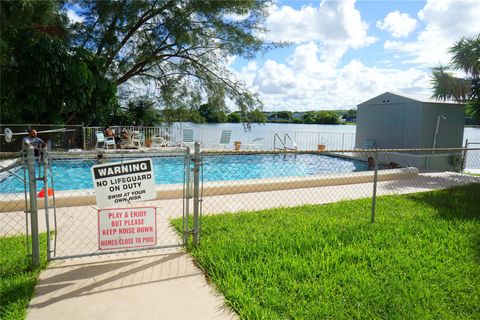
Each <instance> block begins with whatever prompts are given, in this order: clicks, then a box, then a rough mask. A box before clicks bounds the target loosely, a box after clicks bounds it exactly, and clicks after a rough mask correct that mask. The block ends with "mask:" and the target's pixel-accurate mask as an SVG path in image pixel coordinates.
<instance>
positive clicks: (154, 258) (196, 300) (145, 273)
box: [0, 172, 480, 320]
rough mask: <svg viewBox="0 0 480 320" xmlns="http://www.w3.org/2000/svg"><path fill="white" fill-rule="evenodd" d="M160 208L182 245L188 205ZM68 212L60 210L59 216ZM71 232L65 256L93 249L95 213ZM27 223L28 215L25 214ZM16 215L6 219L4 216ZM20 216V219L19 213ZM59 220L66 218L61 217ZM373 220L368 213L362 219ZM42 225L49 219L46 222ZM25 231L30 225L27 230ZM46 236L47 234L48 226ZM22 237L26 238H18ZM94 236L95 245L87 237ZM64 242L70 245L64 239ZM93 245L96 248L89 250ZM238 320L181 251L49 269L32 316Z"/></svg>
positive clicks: (283, 203) (394, 185) (367, 188)
mask: <svg viewBox="0 0 480 320" xmlns="http://www.w3.org/2000/svg"><path fill="white" fill-rule="evenodd" d="M468 183H480V177H476V176H471V175H463V174H458V173H451V172H446V173H422V174H419V175H418V176H416V177H415V178H411V179H402V180H393V181H382V182H379V183H378V194H379V195H386V194H406V193H413V192H423V191H431V190H436V189H444V188H449V187H453V186H458V185H464V184H468ZM371 194H372V183H359V184H353V185H335V186H322V187H315V188H302V189H291V190H276V191H263V192H252V193H242V194H227V195H219V196H210V197H205V198H204V199H203V202H202V206H203V213H204V214H218V213H223V212H227V211H228V212H237V211H244V210H246V211H256V210H262V209H268V208H274V207H291V206H297V205H302V204H324V203H331V202H337V201H340V200H347V199H357V198H365V197H371ZM148 204H149V205H155V206H157V207H159V210H160V214H161V215H162V219H160V220H159V224H160V225H159V228H162V230H163V231H162V238H161V241H166V242H168V243H170V242H171V241H177V242H178V238H177V235H176V234H175V232H174V231H173V230H172V228H171V227H170V226H169V219H170V218H173V217H179V216H181V212H182V201H179V199H167V200H157V201H150V202H148ZM60 211H62V210H60ZM63 212H64V213H65V214H67V215H68V217H67V218H68V219H67V220H68V221H70V225H69V232H68V233H63V232H61V231H62V230H61V229H62V226H60V225H59V240H58V241H59V243H63V246H64V247H65V250H67V251H65V252H61V253H63V254H65V253H67V252H68V250H71V249H72V248H73V247H75V248H77V247H78V246H79V245H80V244H82V245H83V246H87V247H88V248H95V247H96V245H97V243H96V241H97V238H96V236H95V235H96V232H97V231H96V221H94V222H95V223H89V224H87V225H85V220H84V219H78V218H75V217H78V216H79V215H80V214H81V216H84V217H85V216H89V215H90V214H91V216H92V217H95V216H96V209H95V208H94V207H92V206H79V207H70V208H65V209H64V211H63ZM20 213H21V215H23V216H24V214H23V212H20ZM8 214H11V213H0V216H2V217H3V216H4V215H8ZM17 214H18V212H17ZM58 214H60V215H61V214H62V212H59V213H58ZM359 219H366V220H368V219H369V212H365V215H362V216H359ZM40 221H44V219H40ZM23 225H24V224H23ZM42 228H43V230H44V228H45V226H44V225H43V226H42ZM19 231H21V230H19ZM90 233H93V235H92V237H91V238H90V239H85V235H86V234H90ZM62 237H64V238H62ZM89 242H91V243H89ZM57 318H59V319H63V318H72V319H98V318H102V319H131V318H134V319H137V320H140V319H237V317H236V315H235V314H234V313H233V312H231V311H229V310H228V309H226V308H225V307H224V300H223V297H222V296H220V295H218V294H217V293H215V291H214V289H212V288H211V287H210V286H209V285H208V283H207V281H206V280H205V278H204V276H203V273H202V272H201V271H200V270H199V269H198V268H197V267H196V266H195V265H194V263H193V261H192V259H191V258H190V257H189V255H188V254H186V253H184V252H183V251H182V249H168V250H166V249H162V250H156V251H151V252H147V253H140V252H138V253H134V254H116V255H111V256H103V257H90V258H82V259H74V260H60V261H55V262H52V263H50V264H49V267H48V268H47V270H45V271H43V272H42V273H41V275H40V281H39V283H38V284H37V286H36V291H35V296H34V298H33V299H32V301H31V303H30V307H29V311H28V315H27V319H29V320H37V319H57Z"/></svg>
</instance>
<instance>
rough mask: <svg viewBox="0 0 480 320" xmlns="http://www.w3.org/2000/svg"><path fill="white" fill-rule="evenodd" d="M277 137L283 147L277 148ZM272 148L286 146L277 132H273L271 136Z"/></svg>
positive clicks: (284, 147)
mask: <svg viewBox="0 0 480 320" xmlns="http://www.w3.org/2000/svg"><path fill="white" fill-rule="evenodd" d="M277 138H278V140H279V141H280V143H281V144H282V146H283V148H277V144H276V142H277ZM273 150H287V147H286V146H285V143H284V142H283V141H282V138H280V136H279V135H278V133H275V135H274V136H273Z"/></svg>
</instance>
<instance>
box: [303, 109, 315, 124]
mask: <svg viewBox="0 0 480 320" xmlns="http://www.w3.org/2000/svg"><path fill="white" fill-rule="evenodd" d="M315 121H316V112H315V111H307V112H305V113H304V114H303V123H308V124H311V123H315Z"/></svg>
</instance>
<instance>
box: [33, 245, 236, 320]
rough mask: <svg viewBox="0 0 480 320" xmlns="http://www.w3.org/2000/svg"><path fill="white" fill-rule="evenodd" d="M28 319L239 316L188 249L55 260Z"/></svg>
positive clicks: (43, 277) (38, 288)
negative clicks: (229, 306) (147, 253)
mask: <svg viewBox="0 0 480 320" xmlns="http://www.w3.org/2000/svg"><path fill="white" fill-rule="evenodd" d="M27 319H28V320H42V319H45V320H52V319H72V320H73V319H75V320H76V319H79V320H80V319H85V320H87V319H89V320H90V319H102V320H110V319H112V320H120V319H134V320H143V319H145V320H147V319H189V320H191V319H237V317H236V315H235V314H233V313H232V312H231V311H229V310H227V309H226V308H225V307H224V300H223V297H222V296H219V295H218V294H215V293H214V291H213V289H212V288H211V287H210V286H209V285H208V284H207V282H206V280H205V277H204V275H203V273H202V272H201V271H200V270H199V269H198V268H197V267H195V266H194V264H193V262H192V259H191V258H190V256H189V255H188V254H186V253H184V252H179V251H174V250H170V252H164V253H157V254H150V255H148V256H145V253H143V254H137V255H132V254H129V255H128V256H121V257H120V258H119V257H118V256H115V257H111V258H105V257H103V258H98V257H97V258H88V259H76V260H70V261H68V262H53V263H51V264H50V265H49V267H48V269H47V270H45V271H44V272H42V274H41V276H40V281H39V283H38V284H37V286H36V288H35V297H34V298H33V300H32V301H31V302H30V307H29V311H28V314H27Z"/></svg>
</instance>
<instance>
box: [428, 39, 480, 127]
mask: <svg viewBox="0 0 480 320" xmlns="http://www.w3.org/2000/svg"><path fill="white" fill-rule="evenodd" d="M450 53H451V54H452V55H453V57H452V62H451V63H450V65H449V66H440V67H436V68H433V69H432V77H431V78H432V81H431V82H432V85H433V98H435V99H437V100H456V101H458V102H461V103H465V104H466V108H467V113H469V114H470V115H471V116H472V117H473V118H474V119H476V121H477V122H478V123H480V34H478V35H477V36H474V37H472V38H462V39H461V40H460V41H458V42H456V43H455V44H454V46H453V47H452V48H450ZM450 70H457V71H458V70H460V71H462V72H463V73H464V75H465V76H464V77H463V78H460V77H457V76H455V75H453V74H452V73H450V72H449V71H450Z"/></svg>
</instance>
